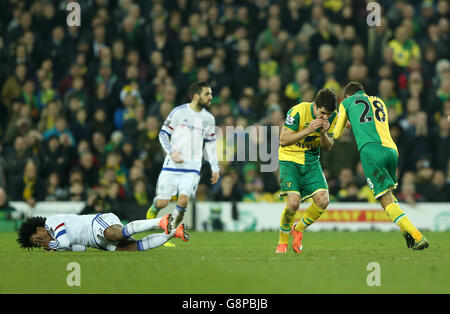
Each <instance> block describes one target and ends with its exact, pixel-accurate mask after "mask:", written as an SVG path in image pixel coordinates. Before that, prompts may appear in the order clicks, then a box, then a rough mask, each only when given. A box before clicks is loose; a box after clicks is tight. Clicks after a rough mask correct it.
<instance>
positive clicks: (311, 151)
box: [275, 89, 337, 253]
mask: <svg viewBox="0 0 450 314" xmlns="http://www.w3.org/2000/svg"><path fill="white" fill-rule="evenodd" d="M336 121H337V112H336V95H335V94H334V92H333V91H331V90H330V89H322V90H320V91H319V92H318V93H317V96H316V98H315V100H314V102H302V103H299V104H297V105H296V106H294V107H292V108H291V109H290V110H289V112H288V113H287V116H286V121H285V123H284V126H283V129H282V130H281V134H280V148H279V166H280V185H281V193H280V194H281V195H286V196H287V204H286V207H285V209H284V211H283V213H282V215H281V221H280V232H279V241H278V246H277V249H276V251H275V252H277V253H286V250H287V244H288V241H289V233H291V234H292V236H293V237H294V240H293V243H292V246H293V249H294V251H296V252H298V253H300V252H301V237H303V233H302V232H303V230H304V229H306V228H307V227H308V226H310V225H311V224H312V223H313V222H314V221H315V220H316V219H317V218H319V217H320V215H321V214H322V213H323V212H324V211H325V209H326V208H327V206H328V204H329V195H328V185H327V182H326V180H325V176H324V175H323V172H322V167H321V165H320V161H319V157H320V149H321V148H322V149H326V150H330V149H331V147H332V146H333V143H334V140H333V130H334V127H335V125H336ZM310 197H312V198H313V203H312V205H311V206H310V207H309V208H308V209H306V211H305V212H304V213H303V216H302V217H301V218H300V217H299V219H298V220H299V222H298V223H297V225H298V226H299V227H298V229H299V230H300V231H298V230H294V228H293V226H292V224H293V223H294V220H295V219H296V218H295V215H296V212H297V210H298V208H299V206H300V201H304V200H305V199H307V198H310Z"/></svg>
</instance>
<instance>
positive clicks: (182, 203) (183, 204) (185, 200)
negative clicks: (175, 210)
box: [177, 195, 189, 208]
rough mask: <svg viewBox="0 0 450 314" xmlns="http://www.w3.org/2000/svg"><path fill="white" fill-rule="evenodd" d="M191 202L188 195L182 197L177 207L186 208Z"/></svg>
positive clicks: (179, 198)
mask: <svg viewBox="0 0 450 314" xmlns="http://www.w3.org/2000/svg"><path fill="white" fill-rule="evenodd" d="M188 202H189V198H188V197H187V196H186V195H180V196H179V197H178V202H177V205H178V206H180V207H183V208H186V207H187V205H188Z"/></svg>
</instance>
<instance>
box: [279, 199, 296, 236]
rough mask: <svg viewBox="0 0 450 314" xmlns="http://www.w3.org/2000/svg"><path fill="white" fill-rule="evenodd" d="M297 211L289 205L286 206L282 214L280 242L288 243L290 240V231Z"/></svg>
mask: <svg viewBox="0 0 450 314" xmlns="http://www.w3.org/2000/svg"><path fill="white" fill-rule="evenodd" d="M295 213H296V212H293V211H291V210H289V209H288V208H287V207H285V208H284V210H283V213H282V214H281V221H280V235H279V239H278V244H287V243H288V242H289V232H290V231H291V226H292V223H293V222H294V215H295Z"/></svg>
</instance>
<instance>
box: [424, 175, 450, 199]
mask: <svg viewBox="0 0 450 314" xmlns="http://www.w3.org/2000/svg"><path fill="white" fill-rule="evenodd" d="M423 192H424V193H423V195H424V198H425V200H426V201H427V202H449V201H450V186H449V183H447V182H445V174H444V172H443V171H441V170H437V171H435V172H434V174H433V178H432V180H431V182H430V184H427V185H426V187H424V189H423Z"/></svg>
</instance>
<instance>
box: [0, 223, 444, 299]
mask: <svg viewBox="0 0 450 314" xmlns="http://www.w3.org/2000/svg"><path fill="white" fill-rule="evenodd" d="M424 234H425V235H426V236H427V238H428V239H429V241H430V247H429V248H428V249H426V250H424V251H413V250H411V249H408V248H407V247H406V245H405V242H404V240H403V237H402V236H401V234H400V232H376V231H363V232H331V231H329V232H305V234H304V238H303V253H301V254H295V253H294V252H293V251H292V249H290V250H289V251H288V253H287V254H286V255H278V254H275V253H274V251H275V246H276V242H277V239H278V236H277V233H276V232H259V233H258V232H244V233H222V232H214V233H201V232H192V233H191V240H190V241H189V242H187V243H183V242H182V241H180V240H178V239H174V240H173V243H174V244H176V247H175V248H167V247H161V248H157V249H154V250H150V251H146V252H103V251H98V250H94V249H88V251H87V252H45V251H43V250H36V249H35V250H32V251H27V250H21V249H19V247H18V246H17V245H16V242H15V239H16V235H15V234H14V233H0V293H157V294H178V293H185V294H231V293H232V294H247V293H255V294H279V293H283V294H299V293H448V292H450V280H449V279H450V232H425V233H424ZM70 262H76V263H78V264H79V265H80V286H74V287H70V286H68V285H67V283H66V278H67V277H68V275H69V274H70V273H71V271H70V270H69V271H68V270H66V267H67V265H68V264H69V263H70ZM371 262H376V263H378V264H379V265H380V268H379V270H380V272H379V274H380V285H379V286H369V285H368V284H367V277H368V276H369V275H370V274H371V271H373V270H367V265H368V264H369V263H371Z"/></svg>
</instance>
